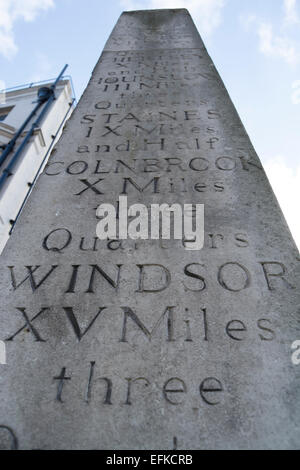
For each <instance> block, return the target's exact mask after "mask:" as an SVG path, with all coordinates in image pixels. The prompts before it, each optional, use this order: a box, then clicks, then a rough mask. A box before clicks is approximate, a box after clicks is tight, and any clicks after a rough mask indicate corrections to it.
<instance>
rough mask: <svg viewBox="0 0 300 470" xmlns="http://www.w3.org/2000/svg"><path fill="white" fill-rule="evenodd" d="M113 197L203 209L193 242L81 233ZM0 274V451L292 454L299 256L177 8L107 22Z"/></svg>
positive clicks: (299, 335) (92, 228)
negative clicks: (201, 230)
mask: <svg viewBox="0 0 300 470" xmlns="http://www.w3.org/2000/svg"><path fill="white" fill-rule="evenodd" d="M266 125H267V123H266ZM120 194H128V199H129V203H131V204H132V203H133V202H142V203H144V204H147V205H148V204H150V203H152V202H159V203H163V202H164V203H174V202H179V203H203V204H205V214H206V216H205V232H206V234H205V246H204V248H203V250H201V251H199V252H193V251H187V250H185V249H184V246H183V244H182V242H180V241H137V242H134V241H131V240H128V241H125V242H122V243H120V242H103V241H100V240H97V237H96V223H97V219H96V208H97V206H98V205H99V204H100V203H102V202H115V201H117V200H118V197H119V195H120ZM0 282H1V284H0V285H1V294H2V295H1V297H2V300H1V315H0V321H1V323H0V324H1V333H0V339H2V340H5V341H6V348H7V361H8V364H7V365H6V366H0V410H1V411H0V439H1V443H2V444H1V445H2V446H3V447H6V448H7V447H8V448H10V447H11V448H14V447H16V446H17V445H18V446H19V448H21V449H172V448H173V446H174V445H175V446H178V448H179V449H180V448H185V449H212V448H214V449H220V448H224V449H253V448H260V449H270V448H276V449H295V448H299V442H300V430H299V422H300V413H299V408H300V407H299V385H300V382H299V367H300V366H296V365H293V363H292V361H291V356H292V349H291V344H292V343H293V342H294V341H295V340H297V339H300V332H299V293H298V291H297V288H298V286H299V254H298V251H297V249H296V247H295V244H294V242H293V240H292V237H291V235H290V232H289V229H288V227H287V225H286V222H285V220H284V218H283V215H282V213H281V210H280V208H279V206H278V203H277V201H276V199H275V197H274V194H273V192H272V190H271V187H270V185H269V183H268V181H267V178H266V175H265V173H264V171H263V168H262V166H261V163H260V161H259V159H258V157H257V155H256V153H255V150H254V149H253V147H252V145H251V143H250V142H249V138H248V136H247V134H246V132H245V130H244V128H243V125H242V124H241V122H240V119H239V117H238V115H237V112H236V111H235V109H234V107H233V105H232V102H231V100H230V98H229V96H228V94H227V92H226V90H225V88H224V85H223V83H222V81H221V79H220V77H219V75H218V73H217V71H216V69H215V67H214V65H213V63H212V61H211V59H210V57H209V56H208V54H207V52H206V49H205V47H204V45H203V43H202V41H201V39H200V37H199V35H198V33H197V31H196V28H195V27H194V25H193V23H192V20H191V18H190V16H189V14H188V12H187V11H186V10H153V11H141V12H129V13H128V12H127V13H124V14H123V15H122V16H121V18H120V20H119V22H118V23H117V26H116V28H115V29H114V31H113V33H112V35H111V37H110V38H109V40H108V43H107V45H106V47H105V49H104V52H103V54H102V55H101V57H100V60H99V62H98V64H97V65H96V67H95V69H94V72H93V75H92V78H91V81H90V83H89V85H88V87H87V89H86V91H85V93H84V95H83V97H82V99H81V100H80V103H79V104H78V106H77V109H76V110H75V112H74V113H73V115H72V117H71V119H70V121H69V123H68V127H67V129H66V130H65V132H64V134H63V136H62V138H61V140H60V142H59V144H58V145H57V149H56V152H54V153H53V154H52V155H51V157H50V160H49V164H48V166H47V167H46V169H45V171H44V173H43V174H42V176H41V177H40V178H39V180H38V183H37V185H36V187H35V189H34V191H33V193H32V195H31V198H30V200H29V202H28V203H27V205H26V207H25V209H24V211H23V213H22V215H21V217H20V219H19V222H18V223H17V226H16V229H15V231H14V233H13V236H12V237H11V239H10V241H9V243H8V245H7V247H6V249H5V251H4V253H3V255H2V257H1V272H0ZM160 320H161V323H159V321H160ZM1 426H2V427H1ZM1 445H0V447H1Z"/></svg>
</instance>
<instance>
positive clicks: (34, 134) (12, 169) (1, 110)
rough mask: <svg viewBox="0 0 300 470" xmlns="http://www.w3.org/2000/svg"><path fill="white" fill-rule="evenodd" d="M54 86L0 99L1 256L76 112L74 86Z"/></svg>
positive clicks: (9, 92)
mask: <svg viewBox="0 0 300 470" xmlns="http://www.w3.org/2000/svg"><path fill="white" fill-rule="evenodd" d="M54 82H55V80H53V81H50V82H49V81H48V82H40V83H34V84H30V85H27V86H22V87H18V88H14V89H9V90H3V91H2V92H1V93H0V253H1V252H2V250H3V248H4V246H5V244H6V242H7V240H8V238H9V236H10V232H11V231H12V228H13V225H14V223H15V221H16V219H17V217H18V215H19V213H20V211H21V209H22V207H23V204H24V202H25V201H26V199H27V197H28V195H29V193H30V190H31V188H32V186H33V184H34V183H35V181H36V179H37V176H38V175H39V173H40V172H41V171H42V169H43V167H44V166H45V164H46V162H47V159H48V157H49V155H50V153H51V149H52V148H53V146H54V145H55V143H56V142H57V140H58V139H59V137H60V135H61V132H62V130H63V127H64V123H65V122H66V120H67V119H68V118H69V117H70V115H71V113H72V111H73V108H74V102H75V98H74V93H73V87H72V82H71V80H70V79H69V78H68V79H63V78H62V79H61V80H59V81H58V82H57V84H56V86H55V89H53V88H54ZM51 87H52V88H51ZM34 110H35V111H36V112H35V114H34V115H32V114H33V111H34ZM26 120H27V123H26ZM25 124H26V125H25ZM24 125H25V127H24ZM16 137H17V139H16V142H15V143H14V140H13V139H15V138H16ZM25 139H26V140H25ZM13 144H14V145H13ZM11 147H12V148H11Z"/></svg>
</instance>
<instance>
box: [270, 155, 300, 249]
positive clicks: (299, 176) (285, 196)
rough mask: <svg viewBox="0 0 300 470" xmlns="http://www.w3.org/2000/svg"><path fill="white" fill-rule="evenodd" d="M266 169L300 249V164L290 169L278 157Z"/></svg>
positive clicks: (284, 161) (281, 158)
mask: <svg viewBox="0 0 300 470" xmlns="http://www.w3.org/2000/svg"><path fill="white" fill-rule="evenodd" d="M264 168H265V170H266V173H267V175H268V178H269V181H270V183H271V185H272V187H273V190H274V192H275V194H276V197H277V199H278V202H279V204H280V206H281V209H282V211H283V213H284V215H285V218H286V220H287V223H288V225H289V227H290V230H291V232H292V234H293V237H294V240H295V242H296V243H297V245H298V248H299V249H300V217H299V201H300V164H299V165H298V167H297V168H292V167H289V166H288V165H287V163H286V160H285V159H284V158H283V157H282V156H277V157H275V158H273V159H270V160H268V161H267V162H266V163H265V164H264Z"/></svg>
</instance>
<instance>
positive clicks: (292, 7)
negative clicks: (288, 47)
mask: <svg viewBox="0 0 300 470" xmlns="http://www.w3.org/2000/svg"><path fill="white" fill-rule="evenodd" d="M283 7H284V24H285V25H286V26H290V25H295V24H298V23H300V20H299V16H298V12H297V0H284V5H283Z"/></svg>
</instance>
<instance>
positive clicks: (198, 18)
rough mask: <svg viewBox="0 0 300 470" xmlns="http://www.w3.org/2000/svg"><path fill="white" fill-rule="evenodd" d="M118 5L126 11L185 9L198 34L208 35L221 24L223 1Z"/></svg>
mask: <svg viewBox="0 0 300 470" xmlns="http://www.w3.org/2000/svg"><path fill="white" fill-rule="evenodd" d="M120 3H121V5H122V7H123V8H125V9H126V10H146V9H156V8H158V9H159V8H187V9H188V10H189V12H190V14H191V15H192V17H193V19H194V21H195V23H197V26H198V27H199V30H200V32H201V33H204V34H210V33H212V31H213V30H214V29H216V28H217V27H218V26H219V24H220V22H221V19H222V9H223V7H224V5H225V0H147V1H146V2H141V1H135V0H121V1H120Z"/></svg>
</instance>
